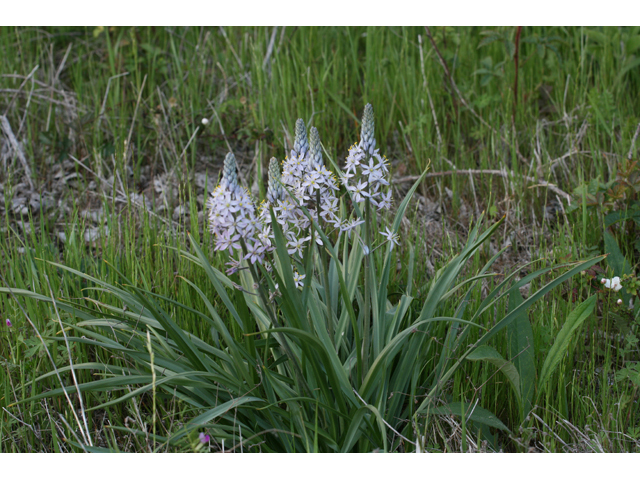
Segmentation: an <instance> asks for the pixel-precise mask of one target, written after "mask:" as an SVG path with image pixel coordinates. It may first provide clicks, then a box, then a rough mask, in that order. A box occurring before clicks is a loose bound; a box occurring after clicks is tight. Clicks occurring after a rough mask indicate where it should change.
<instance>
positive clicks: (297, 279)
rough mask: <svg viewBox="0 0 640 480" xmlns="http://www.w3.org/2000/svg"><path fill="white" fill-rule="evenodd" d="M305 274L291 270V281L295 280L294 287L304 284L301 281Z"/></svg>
mask: <svg viewBox="0 0 640 480" xmlns="http://www.w3.org/2000/svg"><path fill="white" fill-rule="evenodd" d="M305 277H306V275H300V273H298V272H293V281H294V282H296V287H298V288H300V287H302V286H303V285H304V283H303V281H302V280H304V278H305Z"/></svg>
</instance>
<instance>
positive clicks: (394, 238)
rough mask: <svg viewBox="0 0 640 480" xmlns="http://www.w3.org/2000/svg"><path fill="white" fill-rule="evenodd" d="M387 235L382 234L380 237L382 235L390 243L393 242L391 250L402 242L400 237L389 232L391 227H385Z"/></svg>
mask: <svg viewBox="0 0 640 480" xmlns="http://www.w3.org/2000/svg"><path fill="white" fill-rule="evenodd" d="M385 230H386V233H385V232H380V235H382V236H383V237H384V238H386V239H387V241H388V242H391V250H393V247H394V245H399V244H400V242H399V240H400V235H398V234H397V233H396V232H394V231H392V230H389V227H385Z"/></svg>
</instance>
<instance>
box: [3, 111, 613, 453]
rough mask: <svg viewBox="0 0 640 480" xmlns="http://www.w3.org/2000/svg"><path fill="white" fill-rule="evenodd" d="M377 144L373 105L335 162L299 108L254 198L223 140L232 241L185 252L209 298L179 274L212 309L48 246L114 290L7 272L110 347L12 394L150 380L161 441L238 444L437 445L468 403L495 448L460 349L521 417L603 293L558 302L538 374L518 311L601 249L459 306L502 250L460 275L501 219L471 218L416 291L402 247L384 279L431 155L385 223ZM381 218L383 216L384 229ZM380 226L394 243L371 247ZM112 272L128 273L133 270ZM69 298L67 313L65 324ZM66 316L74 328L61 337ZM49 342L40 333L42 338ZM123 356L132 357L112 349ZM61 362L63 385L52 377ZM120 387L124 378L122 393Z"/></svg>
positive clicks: (491, 418)
mask: <svg viewBox="0 0 640 480" xmlns="http://www.w3.org/2000/svg"><path fill="white" fill-rule="evenodd" d="M375 147H376V142H375V137H374V120H373V111H372V109H371V106H369V105H368V106H367V107H366V108H365V114H364V118H363V122H362V133H361V139H360V142H359V143H358V144H356V145H354V146H353V147H352V148H351V149H350V151H349V155H348V157H347V159H346V164H345V167H344V170H343V171H341V172H340V177H339V180H338V179H336V178H335V177H334V176H333V175H332V174H331V173H330V172H329V170H328V169H327V168H326V167H325V164H324V161H323V156H322V154H321V149H320V142H319V137H318V135H317V131H315V129H311V134H310V139H309V140H307V136H306V130H305V128H304V124H303V123H302V122H301V121H298V123H297V124H296V141H295V143H294V147H293V149H292V151H291V152H290V155H289V156H288V158H287V159H286V160H285V162H284V163H283V170H282V172H280V170H279V165H278V162H277V161H276V160H273V159H272V161H271V162H270V168H269V183H268V189H267V199H266V201H265V202H264V203H263V204H262V205H261V206H260V207H256V206H255V204H254V202H253V200H252V199H251V197H250V195H249V194H248V192H247V190H245V189H244V188H242V187H241V186H240V184H239V180H238V174H237V166H236V163H235V158H234V157H233V155H232V154H229V155H227V157H226V159H225V164H224V169H223V174H222V178H221V181H220V183H219V185H218V186H217V187H216V189H215V190H214V192H213V194H212V196H211V199H210V200H209V203H208V206H209V214H210V216H209V226H210V229H211V231H212V232H213V233H214V234H215V235H216V244H215V250H216V252H217V253H216V255H229V256H231V262H230V263H231V268H230V269H229V271H228V272H227V274H225V273H223V272H221V271H219V270H218V269H216V268H215V267H214V266H213V265H212V264H211V262H210V259H209V257H208V255H207V254H205V252H204V251H203V249H202V248H201V246H200V245H199V244H198V242H197V241H195V240H194V239H193V238H191V246H192V252H193V253H184V252H182V255H183V256H184V257H185V258H187V259H189V260H190V261H192V262H193V263H195V264H197V265H199V266H200V267H201V268H202V269H203V271H204V272H205V273H206V277H207V279H208V281H210V282H211V284H212V285H213V287H214V289H215V292H216V293H217V297H216V298H211V297H210V296H208V295H206V294H205V292H204V291H203V288H201V287H202V285H198V284H196V283H194V282H192V281H191V280H189V279H187V278H184V281H185V282H186V283H187V284H188V285H189V286H190V287H191V288H193V291H195V292H196V293H197V295H198V296H199V297H200V299H201V300H202V302H203V304H204V305H205V307H206V309H205V310H204V311H198V310H195V309H194V308H193V307H192V306H190V305H187V304H183V303H180V302H177V301H176V300H174V299H172V298H169V297H165V296H163V295H159V294H156V293H154V292H152V291H150V290H149V289H146V288H140V287H121V286H117V285H114V284H111V283H108V282H105V281H103V280H100V279H97V278H94V277H91V276H90V275H87V274H85V273H82V272H80V271H78V270H75V269H73V268H71V267H69V266H65V265H62V264H57V263H53V265H54V266H55V267H57V268H59V269H62V270H63V271H66V272H69V273H71V274H73V275H77V276H78V277H80V278H81V279H83V280H86V281H90V282H93V283H95V284H96V285H97V286H98V289H99V290H100V291H101V292H102V293H104V295H105V298H108V299H109V298H110V299H113V300H115V301H113V302H107V301H106V300H104V299H103V300H101V301H100V302H96V301H93V300H90V299H87V300H88V301H86V302H85V301H80V302H78V301H76V300H74V299H71V300H64V299H59V298H56V297H55V296H54V295H53V294H52V295H50V296H47V295H42V294H39V293H36V292H34V291H31V290H26V289H5V288H0V292H3V293H7V294H11V295H17V296H25V297H29V298H32V299H36V300H40V301H42V302H46V303H47V304H52V305H53V307H54V311H55V313H56V316H57V318H58V321H59V324H61V325H65V328H64V329H63V330H62V333H63V335H64V342H65V344H66V343H67V342H69V343H88V344H90V345H91V346H93V347H94V348H96V349H98V350H99V351H100V352H104V355H100V357H101V358H102V360H101V361H100V362H89V361H87V362H84V363H82V362H80V363H71V362H70V364H69V366H66V367H61V368H58V367H56V366H55V364H54V371H53V372H50V373H47V374H45V375H41V376H40V377H38V378H37V379H35V381H36V382H37V381H40V380H42V379H45V378H50V377H52V378H56V377H57V378H58V379H59V380H60V383H61V387H60V388H58V389H55V390H52V391H48V392H44V393H41V394H38V395H35V396H33V397H32V398H30V399H27V400H22V401H21V402H24V401H35V400H38V399H40V398H45V397H53V396H59V395H65V396H66V398H67V400H68V401H69V402H70V399H69V395H70V394H73V393H74V392H75V393H77V394H78V395H80V396H82V394H85V393H87V392H93V393H96V394H101V393H102V394H104V393H105V392H108V393H107V396H106V398H105V399H104V402H103V403H102V404H100V405H97V406H94V407H92V408H91V409H90V410H94V409H96V408H105V407H108V406H111V405H114V404H118V403H121V402H124V401H127V400H129V399H132V398H136V397H141V396H143V395H145V394H146V395H147V396H148V397H150V400H151V405H152V408H151V420H150V423H151V424H152V428H151V429H150V430H151V433H150V432H149V431H148V430H144V431H142V430H141V431H138V432H136V433H138V434H139V435H141V436H144V437H145V438H147V439H152V441H153V444H154V445H155V448H156V449H162V448H165V447H166V446H167V445H176V446H178V448H185V447H184V446H185V445H191V447H189V448H196V447H197V448H196V449H197V450H198V451H202V450H206V449H209V448H212V449H216V450H217V449H219V450H224V449H225V446H224V445H225V441H226V442H227V443H226V445H227V446H229V445H232V446H233V447H232V448H233V449H239V450H241V451H242V450H243V449H244V450H245V451H286V452H299V451H343V452H349V451H372V450H377V449H379V450H384V451H408V450H410V451H424V450H427V449H429V448H431V446H430V442H429V440H428V437H427V429H428V425H429V422H430V418H432V417H433V416H434V415H454V416H457V417H459V418H461V421H462V425H463V443H462V446H463V450H466V438H467V437H466V434H465V433H464V431H465V429H468V430H469V431H470V432H472V433H473V436H474V437H475V438H477V439H486V440H488V441H489V442H490V444H491V447H492V448H494V449H496V450H498V449H500V446H501V444H502V440H501V436H500V435H509V434H510V429H509V427H508V426H507V425H505V423H503V422H502V421H501V420H500V419H499V418H498V417H497V416H496V415H495V414H494V413H492V412H490V411H489V410H488V409H486V408H483V406H482V402H483V398H482V394H481V390H478V389H476V390H472V392H473V393H472V396H471V397H468V396H467V395H465V394H464V392H468V390H467V389H465V390H464V392H463V394H462V395H460V396H457V397H452V396H451V394H450V392H449V388H450V385H451V382H454V381H457V382H460V381H464V378H465V374H464V371H463V368H464V366H465V365H467V361H472V362H478V361H481V363H483V364H485V365H486V367H485V368H491V366H495V367H497V368H498V371H501V372H502V373H503V374H504V375H506V377H507V379H508V380H509V383H510V385H511V387H512V390H513V392H514V395H515V398H516V400H517V404H518V410H519V418H520V421H521V422H524V421H525V419H526V418H527V416H528V415H529V413H530V411H531V409H532V408H533V406H534V405H535V402H536V399H537V398H540V395H541V394H542V392H544V391H545V390H546V388H547V383H548V382H549V380H550V378H551V376H552V374H553V372H554V370H555V369H556V368H557V366H558V365H559V364H560V362H561V361H562V358H563V356H564V355H565V352H566V350H567V348H568V346H569V344H570V340H571V338H572V336H573V334H574V332H575V331H576V330H577V329H578V327H579V326H580V325H581V323H582V322H583V321H584V319H585V318H586V317H587V316H588V315H589V314H590V313H591V311H592V310H593V308H594V306H595V297H594V296H592V297H590V298H588V299H587V300H586V301H584V302H583V303H582V304H580V305H578V306H577V307H576V308H575V310H574V311H573V312H572V313H571V315H570V316H569V317H568V319H567V322H566V324H565V326H564V327H563V329H562V331H561V332H560V333H561V335H560V336H559V337H558V338H557V339H556V341H555V342H554V344H553V346H552V348H551V349H550V350H549V352H548V354H547V355H546V358H545V361H544V364H543V365H542V369H541V370H540V375H539V378H538V379H536V366H535V361H536V354H535V350H534V349H535V346H534V343H533V333H532V329H531V324H530V322H529V318H528V315H527V311H528V309H529V307H531V306H532V305H533V304H534V303H536V302H537V301H538V300H540V299H542V298H543V297H544V296H545V295H546V294H547V293H548V292H549V291H551V290H552V289H554V288H555V287H557V286H558V285H560V284H561V283H562V282H563V281H565V280H567V279H569V278H570V277H572V276H573V275H575V274H576V273H579V272H580V271H582V270H584V269H586V268H588V267H590V266H592V265H594V264H595V263H597V262H599V261H600V260H601V258H599V257H597V258H594V259H591V260H588V261H585V262H582V263H572V264H567V265H561V266H551V267H547V268H544V269H541V270H538V271H534V272H532V273H529V274H528V275H526V276H525V277H524V278H522V279H519V280H516V277H515V275H516V274H517V271H516V272H513V273H511V274H509V275H506V276H505V277H504V278H503V279H501V281H500V282H499V283H498V284H497V285H496V286H495V288H493V290H491V291H489V292H488V293H487V295H486V296H485V297H484V298H483V299H482V300H481V302H480V304H479V305H478V308H477V309H476V310H475V311H471V312H469V311H467V306H468V305H469V299H470V297H471V295H472V294H473V292H476V291H477V290H478V287H479V284H480V283H481V282H483V281H487V280H489V279H491V278H492V277H494V275H492V274H490V273H488V270H489V268H490V267H491V265H492V264H493V263H494V262H495V261H496V260H497V259H498V257H499V255H500V253H501V252H499V253H498V254H496V255H495V256H494V257H492V258H491V259H489V260H488V261H487V262H486V264H485V265H483V266H481V268H480V269H479V271H478V272H477V273H475V274H474V275H472V276H471V277H470V278H467V279H465V280H462V281H461V280H460V277H461V276H462V272H463V270H464V269H465V268H466V266H467V264H468V263H469V261H470V260H471V259H472V258H475V259H478V258H479V256H478V254H479V250H480V247H481V246H482V244H483V243H484V242H485V241H487V240H488V239H489V238H490V237H491V235H492V234H493V233H494V232H495V231H496V230H497V229H498V227H499V226H500V224H501V223H502V220H500V221H498V222H496V223H495V224H494V225H491V226H490V227H489V228H487V229H486V230H484V231H481V230H480V227H481V226H482V224H483V222H482V218H481V219H479V221H478V222H477V223H476V224H475V225H474V227H473V228H472V229H471V231H470V232H469V236H468V239H467V243H466V245H465V246H464V247H463V248H462V249H461V251H460V252H459V254H458V255H456V256H455V257H453V258H452V259H451V260H450V261H449V263H447V264H446V265H444V266H443V267H442V268H441V269H440V270H439V271H438V272H437V273H436V274H435V276H434V277H433V278H431V279H429V280H428V282H427V285H426V288H425V290H424V291H426V292H427V293H426V296H424V295H422V294H415V293H414V292H413V284H414V279H413V275H414V268H415V258H414V252H413V249H411V248H409V252H408V260H407V261H406V264H405V269H403V272H402V273H403V274H406V281H405V282H404V285H406V288H404V290H403V291H402V292H401V294H400V296H399V298H398V297H397V296H395V295H391V294H390V291H389V284H390V276H391V266H392V265H394V264H395V263H394V262H393V259H394V255H395V254H396V252H397V250H396V252H394V251H393V246H394V245H395V244H396V243H397V232H398V230H399V228H400V224H401V220H402V218H403V217H404V214H405V211H406V209H407V207H408V205H409V201H410V199H411V197H412V195H413V193H414V192H415V190H416V189H417V187H418V185H419V184H420V182H421V181H422V180H423V179H424V176H425V174H426V171H425V172H424V173H423V174H422V176H420V178H418V179H417V181H416V182H415V183H414V185H413V186H412V188H411V189H410V190H409V192H408V194H407V195H406V197H405V198H404V199H403V200H402V202H400V204H399V205H398V207H397V210H396V211H395V214H394V217H393V220H392V221H390V222H389V223H390V225H389V224H386V225H385V223H386V220H385V218H384V217H383V216H380V218H379V217H378V212H384V211H386V210H388V209H389V206H390V204H391V193H390V188H389V182H388V179H387V178H386V177H387V175H388V167H387V163H386V160H385V158H384V157H382V156H380V154H379V153H378V150H377V149H376V148H375ZM334 167H335V165H334ZM337 170H338V168H336V171H337ZM339 184H341V186H342V192H343V194H342V195H339V191H340V187H339V186H338V185H339ZM348 211H349V212H351V213H350V214H347V212H348ZM378 223H381V224H382V225H383V226H384V227H385V228H384V231H380V232H379V233H380V237H378V235H377V233H376V232H378V231H379V229H378ZM378 238H382V239H384V240H383V241H382V242H380V241H378V240H377V239H378ZM385 244H387V247H388V248H386V249H382V248H379V247H381V246H382V245H385ZM563 267H566V271H564V272H563V273H561V274H559V275H558V276H557V277H556V278H554V279H553V280H551V281H550V282H549V283H547V284H546V285H544V286H543V287H542V288H540V289H539V290H537V291H535V292H533V293H532V294H531V295H530V296H529V297H528V298H526V299H523V298H522V297H521V296H520V294H519V289H520V288H521V287H523V286H524V285H527V284H529V283H531V282H532V281H534V280H535V279H536V278H538V277H540V276H541V275H543V274H545V273H548V272H551V271H553V270H554V269H557V268H563ZM118 273H119V272H118ZM122 278H123V283H125V284H127V285H135V283H134V282H132V281H131V280H129V279H128V278H127V277H126V276H124V275H122ZM392 299H393V301H392ZM507 303H508V305H507ZM167 305H170V306H171V309H172V310H167ZM505 306H506V307H507V308H506V309H505V308H504V307H505ZM182 311H184V312H190V313H192V314H197V315H198V317H199V318H200V319H201V320H202V322H203V323H205V324H206V325H207V326H208V327H209V333H210V337H208V338H207V337H205V336H201V337H199V336H196V335H194V334H193V333H192V332H188V331H186V330H183V328H181V326H180V324H179V318H180V312H182ZM170 312H174V313H170ZM61 313H62V314H64V316H65V320H66V321H67V323H64V324H63V320H62V316H61V315H60V314H61ZM488 314H491V315H490V316H491V320H490V321H489V322H487V321H486V318H487V316H488ZM69 319H71V320H73V321H68V320H69ZM67 328H69V329H72V330H74V331H75V332H77V336H69V337H67V336H66V331H67V330H66V329H67ZM501 332H503V333H506V334H507V337H508V339H509V351H508V352H505V353H504V354H501V353H500V352H498V351H497V350H496V349H495V348H493V347H490V346H489V345H488V342H489V341H490V340H491V339H492V338H494V337H495V336H496V335H498V334H499V333H501ZM55 340H59V338H58V337H55ZM43 348H44V349H45V350H47V348H48V347H47V345H46V344H44V343H43ZM47 351H48V350H47ZM116 352H117V354H116ZM118 357H122V358H124V359H126V362H124V363H120V362H118V361H116V360H117V358H118ZM82 371H90V372H93V373H94V376H91V377H89V378H88V379H86V378H87V377H84V378H85V379H86V381H84V382H83V381H80V382H78V381H77V380H76V378H77V377H76V376H75V372H82ZM67 372H70V373H71V374H72V378H73V385H68V386H66V385H64V383H63V381H62V377H61V375H66V373H67ZM96 376H97V378H96ZM81 378H82V377H81ZM119 389H120V390H121V395H118V394H116V395H114V393H115V392H117V390H119ZM81 398H82V397H81ZM164 398H178V399H180V401H182V402H184V404H185V405H187V406H188V407H189V408H191V409H192V410H193V411H194V412H195V413H194V414H193V415H192V418H191V420H190V421H188V423H186V424H184V425H183V426H181V427H180V428H178V429H177V430H174V431H168V432H166V435H160V434H159V433H158V432H157V431H156V424H157V420H158V416H157V409H156V404H157V403H158V402H161V401H162V399H164ZM82 405H83V404H82V402H81V406H82ZM74 412H75V410H74ZM76 423H77V429H78V431H79V432H80V434H79V436H78V439H77V444H78V445H79V446H80V447H81V448H84V449H86V450H90V449H96V448H95V447H93V446H92V442H91V432H90V431H89V429H88V427H87V421H86V417H85V412H84V410H82V408H81V415H77V416H76ZM196 432H198V434H197V435H196ZM499 432H501V433H499ZM80 437H81V438H80ZM193 445H196V447H193ZM181 446H182V447H181ZM227 448H228V447H227Z"/></svg>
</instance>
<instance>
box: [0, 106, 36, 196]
mask: <svg viewBox="0 0 640 480" xmlns="http://www.w3.org/2000/svg"><path fill="white" fill-rule="evenodd" d="M0 129H1V130H2V132H3V133H4V135H5V136H6V137H7V140H8V141H9V144H10V145H11V148H12V149H13V152H14V153H15V155H16V156H17V157H18V160H20V163H22V168H24V174H25V176H26V177H27V182H29V187H31V190H34V188H33V182H32V181H31V169H30V168H29V163H28V162H27V158H26V157H25V156H24V152H23V151H22V146H21V145H20V143H19V142H18V139H17V138H16V136H15V135H14V134H13V130H12V129H11V125H10V124H9V119H7V117H6V116H5V115H0ZM5 168H6V165H5Z"/></svg>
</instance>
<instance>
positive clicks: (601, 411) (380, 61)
mask: <svg viewBox="0 0 640 480" xmlns="http://www.w3.org/2000/svg"><path fill="white" fill-rule="evenodd" d="M0 33H1V34H0V39H1V40H0V42H1V43H0V50H2V53H3V55H2V56H0V58H1V60H0V64H1V66H2V68H1V70H2V71H4V72H16V73H11V74H5V75H2V76H0V107H1V108H0V112H1V113H3V115H2V118H1V119H0V120H1V122H0V126H1V127H2V131H3V134H2V139H3V143H2V146H1V147H0V162H2V165H3V168H2V169H1V173H0V188H1V190H0V194H2V195H3V196H4V200H5V201H4V203H3V204H1V205H0V215H2V217H3V223H2V225H1V226H0V229H2V235H0V255H2V259H3V262H5V263H4V264H5V265H6V268H3V269H2V271H0V282H1V283H0V291H1V292H2V295H0V311H2V312H3V317H4V318H3V323H2V326H1V327H0V362H1V365H2V369H1V370H0V371H2V374H1V379H0V388H1V391H0V406H1V407H2V410H0V435H1V436H2V438H1V439H2V441H1V442H0V448H2V450H3V451H83V450H86V451H93V450H95V451H104V450H112V451H185V452H186V451H199V452H200V451H225V452H226V451H234V452H235V451H240V452H247V451H248V452H257V451H291V452H293V451H372V450H380V451H500V450H505V451H525V452H526V451H531V450H533V451H637V448H638V439H639V438H640V437H639V432H640V424H639V423H638V420H639V418H638V407H637V399H638V386H640V381H638V378H639V377H638V362H639V361H640V358H639V356H638V345H637V343H638V342H637V335H638V332H637V329H638V323H639V322H638V316H637V312H638V303H639V302H638V301H637V299H636V298H635V297H637V288H638V285H637V279H636V277H635V274H636V273H635V272H637V262H638V253H637V252H638V250H637V248H636V245H635V243H636V238H635V237H636V232H637V220H636V219H635V217H636V216H637V215H636V214H635V213H637V212H636V210H637V205H636V203H637V179H636V176H637V175H636V173H637V172H635V167H634V164H633V157H634V155H635V138H636V137H637V134H636V133H637V124H638V121H639V119H638V118H636V117H635V116H634V115H635V113H634V112H637V108H638V105H637V103H638V99H637V98H631V99H629V98H628V95H627V93H626V92H627V91H628V89H629V88H631V87H633V86H634V85H636V84H638V83H639V82H640V77H639V76H638V71H637V69H634V68H632V67H633V65H634V61H635V60H634V59H635V56H634V55H635V53H634V52H635V51H636V44H638V45H640V43H639V42H636V40H637V38H640V37H639V36H638V29H634V28H623V29H615V28H602V29H580V28H575V29H573V28H572V29H563V28H539V27H514V28H498V29H493V30H485V29H463V28H438V29H428V28H427V29H424V28H421V29H416V28H398V29H396V28H391V29H383V28H375V27H370V28H366V29H361V28H355V29H340V28H335V29H334V28H327V29H316V28H309V29H290V28H286V29H282V28H275V29H263V28H256V29H252V28H240V29H218V30H209V29H150V28H149V29H147V28H108V29H107V28H104V29H101V28H98V29H95V30H93V29H74V28H70V29H49V30H37V29H2V32H0ZM45 46H46V47H45ZM619 49H621V50H620V51H619ZM18 51H19V52H20V53H19V54H17V53H16V52H18ZM366 102H371V104H373V105H375V106H376V118H377V120H376V121H375V123H374V117H373V110H372V109H371V108H370V107H369V106H368V107H366V108H365V112H364V118H359V117H358V116H357V112H358V111H359V110H360V109H361V108H362V104H364V103H366ZM299 117H302V118H303V119H305V121H302V120H299V121H297V122H295V121H294V120H295V119H296V118H299ZM294 125H295V127H294V128H293V129H291V127H292V126H294ZM312 125H313V126H312ZM307 127H309V128H307ZM374 127H375V128H374ZM356 129H357V130H360V141H359V142H358V143H357V144H355V145H352V142H353V140H354V138H353V132H354V131H357V130H356ZM320 132H321V133H322V142H320ZM5 140H6V141H5ZM350 145H351V148H349V147H350ZM347 151H348V152H349V153H348V156H347V158H344V152H347ZM230 152H233V154H230ZM284 152H288V153H289V154H288V155H287V156H286V158H285V159H284V161H283V162H281V161H280V160H276V158H280V159H282V157H283V156H284V154H283V153H284ZM379 152H387V154H388V157H389V158H388V159H387V158H386V157H384V156H382V155H380V153H379ZM620 152H625V153H626V152H629V153H628V154H627V161H624V162H622V161H621V158H622V156H621V153H620ZM223 159H225V161H224V162H223V161H222V160H223ZM270 159H271V160H270ZM5 166H6V168H5ZM427 167H429V171H427ZM592 179H596V180H595V181H592ZM565 192H573V195H569V194H567V193H565ZM392 199H395V201H394V202H392ZM390 205H391V208H389V206H390ZM483 211H484V212H487V213H486V214H483ZM634 212H635V213H634ZM601 254H608V256H607V257H606V260H605V261H604V262H602V263H600V260H601V259H602V258H603V256H601ZM579 272H582V273H584V274H583V275H576V274H577V273H579ZM630 300H631V301H632V303H631V304H630V303H629V301H630ZM619 301H622V302H619ZM620 303H621V304H620ZM631 305H632V306H633V309H631V310H630V309H629V306H631Z"/></svg>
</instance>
